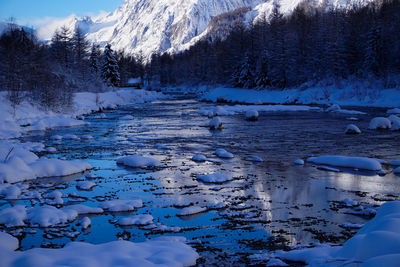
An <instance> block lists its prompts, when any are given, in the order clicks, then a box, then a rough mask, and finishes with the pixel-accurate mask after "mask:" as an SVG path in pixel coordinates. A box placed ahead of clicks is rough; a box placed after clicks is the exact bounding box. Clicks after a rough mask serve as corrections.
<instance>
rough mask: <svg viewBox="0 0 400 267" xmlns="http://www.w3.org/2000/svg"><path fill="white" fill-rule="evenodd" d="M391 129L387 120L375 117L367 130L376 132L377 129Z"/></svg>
mask: <svg viewBox="0 0 400 267" xmlns="http://www.w3.org/2000/svg"><path fill="white" fill-rule="evenodd" d="M391 127H392V123H391V122H390V120H389V119H387V118H383V117H376V118H373V119H372V120H371V122H370V123H369V129H372V130H377V129H390V128H391Z"/></svg>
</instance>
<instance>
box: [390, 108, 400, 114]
mask: <svg viewBox="0 0 400 267" xmlns="http://www.w3.org/2000/svg"><path fill="white" fill-rule="evenodd" d="M387 113H388V114H400V108H393V109H389V110H388V111H387Z"/></svg>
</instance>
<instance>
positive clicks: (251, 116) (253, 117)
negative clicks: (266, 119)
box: [246, 110, 259, 121]
mask: <svg viewBox="0 0 400 267" xmlns="http://www.w3.org/2000/svg"><path fill="white" fill-rule="evenodd" d="M258 116H259V114H258V111H257V110H248V111H247V112H246V120H248V121H257V120H258Z"/></svg>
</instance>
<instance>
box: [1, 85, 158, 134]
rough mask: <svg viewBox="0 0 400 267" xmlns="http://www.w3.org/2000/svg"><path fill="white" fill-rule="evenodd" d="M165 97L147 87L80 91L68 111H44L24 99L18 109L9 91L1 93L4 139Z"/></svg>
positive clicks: (69, 123) (73, 124) (64, 125)
mask: <svg viewBox="0 0 400 267" xmlns="http://www.w3.org/2000/svg"><path fill="white" fill-rule="evenodd" d="M160 98H164V95H163V94H161V93H157V92H154V91H146V90H131V89H129V90H128V89H126V90H119V91H111V92H105V93H97V94H96V93H87V92H84V93H76V94H75V97H74V101H73V105H72V107H70V108H69V109H67V110H66V111H65V112H64V113H56V112H52V111H46V110H43V109H41V108H39V107H37V106H34V105H32V104H31V103H29V102H28V101H23V102H22V103H21V104H19V105H18V106H17V107H16V108H15V109H14V108H13V107H12V105H11V103H10V101H9V100H8V99H7V92H0V102H1V105H0V113H1V114H2V116H1V119H0V139H10V138H18V137H20V136H21V135H22V134H23V133H26V132H29V131H38V130H46V129H51V128H57V127H72V126H79V125H84V124H85V123H86V122H84V121H83V120H78V119H77V118H80V116H81V115H84V114H89V113H92V112H94V111H98V110H99V109H103V108H115V107H116V106H117V105H124V104H134V103H143V102H148V101H153V100H155V99H160Z"/></svg>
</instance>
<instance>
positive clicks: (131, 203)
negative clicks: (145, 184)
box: [100, 199, 143, 212]
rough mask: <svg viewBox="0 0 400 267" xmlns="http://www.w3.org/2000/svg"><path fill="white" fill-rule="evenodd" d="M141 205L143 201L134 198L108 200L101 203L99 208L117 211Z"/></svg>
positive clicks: (131, 209)
mask: <svg viewBox="0 0 400 267" xmlns="http://www.w3.org/2000/svg"><path fill="white" fill-rule="evenodd" d="M141 207H143V202H142V200H140V199H134V200H120V199H117V200H109V201H105V202H103V203H101V205H100V208H102V209H105V210H108V211H112V212H119V211H133V210H135V209H137V208H141Z"/></svg>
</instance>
